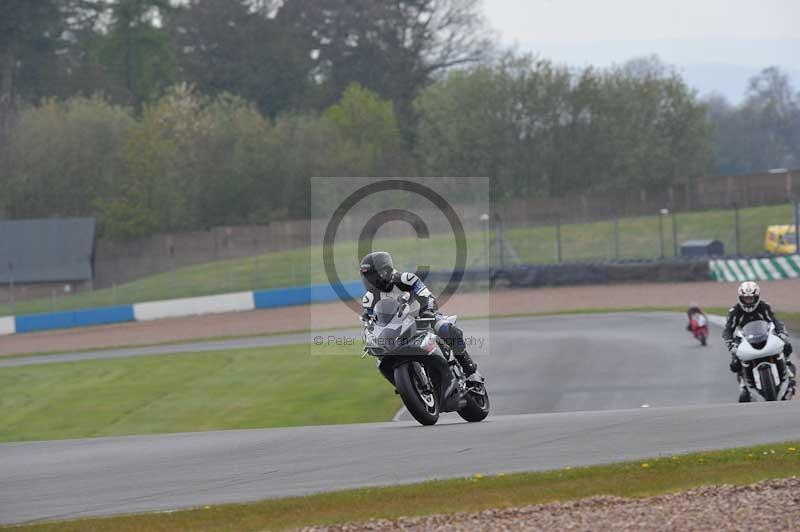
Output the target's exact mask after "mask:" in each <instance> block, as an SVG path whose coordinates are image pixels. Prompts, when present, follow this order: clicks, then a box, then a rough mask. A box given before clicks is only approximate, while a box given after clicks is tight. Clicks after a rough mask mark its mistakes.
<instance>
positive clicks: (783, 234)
mask: <svg viewBox="0 0 800 532" xmlns="http://www.w3.org/2000/svg"><path fill="white" fill-rule="evenodd" d="M796 231H797V230H796V228H795V226H794V225H770V226H769V227H767V234H766V236H765V237H764V249H766V250H767V251H768V252H770V253H775V254H784V253H797V233H796Z"/></svg>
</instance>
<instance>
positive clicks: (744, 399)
mask: <svg viewBox="0 0 800 532" xmlns="http://www.w3.org/2000/svg"><path fill="white" fill-rule="evenodd" d="M739 402H740V403H749V402H750V392H749V391H748V390H747V388H742V389H741V390H740V391H739Z"/></svg>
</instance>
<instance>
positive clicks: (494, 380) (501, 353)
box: [0, 312, 800, 524]
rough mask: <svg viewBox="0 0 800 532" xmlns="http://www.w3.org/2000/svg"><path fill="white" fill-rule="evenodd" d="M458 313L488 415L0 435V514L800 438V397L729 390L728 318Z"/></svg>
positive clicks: (82, 511) (260, 341)
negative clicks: (697, 334) (706, 334)
mask: <svg viewBox="0 0 800 532" xmlns="http://www.w3.org/2000/svg"><path fill="white" fill-rule="evenodd" d="M462 326H463V328H464V330H465V332H466V335H467V336H468V337H471V338H473V339H475V342H474V345H473V347H472V349H473V351H474V353H475V356H476V360H477V361H478V363H479V365H480V368H481V371H482V372H483V373H484V374H486V375H487V377H488V385H489V390H490V393H491V397H492V414H491V415H490V417H489V418H488V419H487V420H486V421H484V422H482V423H478V424H467V423H463V422H461V421H460V420H458V421H457V420H456V419H455V418H453V417H446V416H445V417H443V419H442V420H440V424H439V425H437V426H435V427H429V428H424V427H420V426H418V425H417V424H416V423H415V422H413V421H399V422H389V423H377V424H364V425H339V426H319V427H298V428H285V429H261V430H237V431H216V432H204V433H188V434H165V435H155V436H124V437H116V438H93V439H87V440H62V441H49V442H48V441H42V442H30V443H9V444H2V445H0V501H1V506H2V512H0V516H2V517H1V519H0V521H2V522H3V523H6V524H7V523H25V522H32V521H39V520H53V519H59V520H60V519H71V518H79V517H86V516H99V515H112V514H120V513H131V512H149V511H161V510H174V509H178V508H188V507H195V506H198V505H210V504H220V503H227V502H246V501H255V500H259V499H264V498H273V497H285V496H293V495H305V494H311V493H318V492H325V491H333V490H341V489H347V488H357V487H365V486H383V485H394V484H405V483H412V482H419V481H425V480H430V479H433V478H450V477H461V476H465V475H471V474H473V473H474V472H476V471H482V472H484V473H486V474H493V473H499V472H513V471H545V470H551V469H557V468H560V467H575V466H581V465H590V464H602V463H611V462H618V461H623V460H632V459H639V458H646V457H653V456H659V455H672V454H679V453H686V452H693V451H702V450H709V449H716V448H729V447H737V446H744V445H755V444H760V443H771V442H778V441H790V440H798V439H800V407H798V403H797V402H791V403H769V404H767V403H765V404H751V405H739V404H735V400H736V396H737V392H738V389H737V386H736V382H735V380H734V378H733V376H732V375H731V374H730V373H729V372H728V371H727V367H726V366H727V354H726V352H725V350H724V348H723V347H722V345H721V342H720V341H718V340H717V338H719V332H720V331H719V326H718V325H712V341H711V345H710V346H709V347H706V348H703V347H701V346H700V345H699V343H697V342H696V341H695V340H694V339H693V338H692V337H691V336H690V335H689V334H688V333H686V331H685V318H684V317H683V316H682V315H680V314H677V313H658V312H655V313H619V314H609V315H574V316H557V317H538V318H524V317H523V318H508V319H499V320H493V321H492V322H488V321H485V320H467V321H463V322H462ZM343 332H344V331H343ZM350 332H352V330H351V331H350ZM325 334H326V335H327V334H330V331H327V332H325ZM301 336H302V335H301ZM481 338H483V340H484V341H483V343H481V342H480V341H478V340H479V339H481ZM298 340H302V337H300V338H298V335H288V336H286V337H281V336H273V337H264V338H253V339H245V340H236V341H235V342H237V344H236V345H237V347H240V348H241V347H247V346H253V347H255V346H259V345H281V342H286V343H290V342H291V343H297V342H298ZM204 345H205V344H197V345H192V344H189V345H188V346H187V345H183V344H179V345H173V346H163V347H162V348H160V352H161V353H162V354H165V355H167V354H169V353H171V352H181V351H183V352H185V350H186V349H194V350H196V349H195V348H197V349H200V348H202V347H203V346H204ZM216 347H219V346H218V345H217V346H216ZM104 353H105V354H106V355H107V356H110V357H113V356H124V355H120V352H118V351H107V352H104ZM129 354H130V353H129ZM83 355H86V354H83ZM59 356H65V357H69V356H76V355H74V354H73V355H70V354H65V355H59ZM130 356H135V353H132V354H130ZM36 358H39V357H30V359H28V360H34V359H36ZM48 358H51V357H48ZM19 360H20V361H24V360H25V359H19ZM51 360H52V362H54V363H55V362H59V360H58V358H55V359H52V358H51ZM23 363H24V362H23ZM375 378H376V379H378V378H382V377H380V375H378V374H377V372H376V374H375ZM398 406H399V405H398ZM75 486H80V487H81V489H75Z"/></svg>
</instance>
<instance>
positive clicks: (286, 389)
mask: <svg viewBox="0 0 800 532" xmlns="http://www.w3.org/2000/svg"><path fill="white" fill-rule="evenodd" d="M329 351H330V352H331V353H332V354H331V355H330V356H312V355H311V354H310V353H309V348H308V346H299V345H294V346H277V347H268V348H256V349H246V350H236V351H220V352H210V353H193V354H178V355H169V356H144V357H131V358H124V359H109V360H92V361H84V362H68V363H54V364H45V365H34V366H22V367H17V368H14V367H10V368H2V369H0V390H2V393H1V394H0V441H2V442H10V441H26V440H51V439H63V438H88V437H95V436H117V435H123V434H156V433H164V432H185V431H205V430H217V429H220V430H221V429H243V428H262V427H287V426H298V425H320V424H335V423H364V422H370V421H386V420H389V419H391V417H392V415H393V414H394V413H395V412H396V411H397V409H398V408H399V406H400V402H399V399H398V398H397V396H395V395H394V393H393V391H392V387H391V386H390V385H388V383H387V382H386V381H385V379H383V377H381V375H380V374H379V373H378V372H377V371H376V369H375V364H374V362H373V361H372V360H371V359H370V360H367V359H364V360H362V359H360V358H359V356H357V354H356V351H357V349H356V350H354V349H353V348H349V349H348V348H331V349H330V350H329ZM336 355H340V356H336ZM342 383H346V385H347V386H346V387H347V392H346V393H342Z"/></svg>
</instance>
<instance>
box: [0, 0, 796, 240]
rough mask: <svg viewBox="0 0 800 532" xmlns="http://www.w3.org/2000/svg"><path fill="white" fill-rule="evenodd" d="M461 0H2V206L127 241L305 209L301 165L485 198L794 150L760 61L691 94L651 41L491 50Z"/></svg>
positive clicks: (783, 109)
mask: <svg viewBox="0 0 800 532" xmlns="http://www.w3.org/2000/svg"><path fill="white" fill-rule="evenodd" d="M479 7H480V5H479V1H478V0H407V1H404V2H389V1H376V0H283V1H277V0H275V1H272V0H188V1H185V2H181V3H171V2H169V1H168V0H113V1H112V0H6V1H5V2H3V5H2V6H1V7H0V137H1V138H0V140H2V143H0V187H1V189H2V190H3V191H4V193H3V194H2V195H0V216H2V215H5V216H8V217H13V218H26V217H47V216H84V215H92V216H97V217H98V219H99V220H100V224H101V225H100V227H101V231H102V233H103V234H104V235H105V236H108V237H114V238H131V237H137V236H143V235H147V234H151V233H153V232H155V231H165V230H180V229H197V228H207V227H212V226H216V225H225V224H245V223H269V221H270V220H276V219H286V218H302V217H308V216H310V215H311V214H312V213H310V212H309V209H310V203H309V192H310V191H309V180H308V177H310V176H342V175H363V176H402V175H410V176H413V175H441V176H454V177H455V176H461V175H464V176H475V175H478V176H489V177H492V178H493V187H492V190H491V193H492V196H493V199H495V200H502V199H505V198H510V197H518V196H521V195H522V196H540V197H553V198H557V197H559V196H562V195H564V194H568V193H572V192H576V191H580V192H586V191H594V190H615V189H620V188H624V187H632V186H633V187H656V188H657V187H663V186H666V185H668V184H669V183H670V182H671V181H672V180H674V179H675V178H679V177H687V176H688V177H694V176H699V175H702V174H705V173H708V172H709V171H714V170H717V171H725V172H728V173H736V172H741V171H749V170H751V169H763V167H764V165H767V166H775V165H782V164H792V163H796V162H797V161H798V160H800V159H798V155H799V154H798V146H800V143H798V142H797V139H798V136H797V134H798V132H797V126H798V119H797V116H798V115H797V109H798V102H800V96H798V95H796V94H794V93H793V89H792V87H791V85H790V84H789V83H788V80H787V79H786V77H785V76H784V75H783V74H782V73H781V72H780V71H777V70H776V69H768V70H765V71H764V72H763V73H762V75H761V76H759V77H757V78H754V80H753V81H752V82H751V87H750V90H749V92H748V98H747V100H746V102H745V103H744V104H743V105H742V106H740V107H735V106H731V105H730V104H728V103H727V102H724V101H723V100H721V99H720V98H718V97H714V98H711V99H708V100H705V101H701V100H699V99H698V97H697V95H696V94H695V92H694V91H693V90H692V89H691V88H690V87H688V86H687V85H686V83H685V82H684V80H683V79H682V78H681V76H680V75H679V74H678V73H677V72H676V71H675V70H674V69H672V68H670V67H668V66H666V65H664V64H663V63H662V62H661V61H659V60H658V58H654V57H651V58H639V59H634V60H631V61H629V62H627V63H625V64H623V65H618V66H614V67H611V68H606V69H595V68H581V69H576V68H569V67H568V66H565V65H558V64H554V63H553V62H551V61H548V60H546V59H543V58H539V57H535V56H531V55H525V54H519V53H514V52H507V51H506V52H504V51H501V50H498V47H497V46H495V45H494V44H493V41H492V39H491V38H490V33H489V32H488V31H487V29H486V25H485V23H484V21H483V19H482V17H481V15H480V10H479ZM793 135H794V136H793ZM765 139H769V140H768V141H767V140H765ZM748 150H750V151H748ZM459 193H460V191H458V190H454V191H453V194H454V196H458V194H459ZM455 199H458V198H455Z"/></svg>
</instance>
